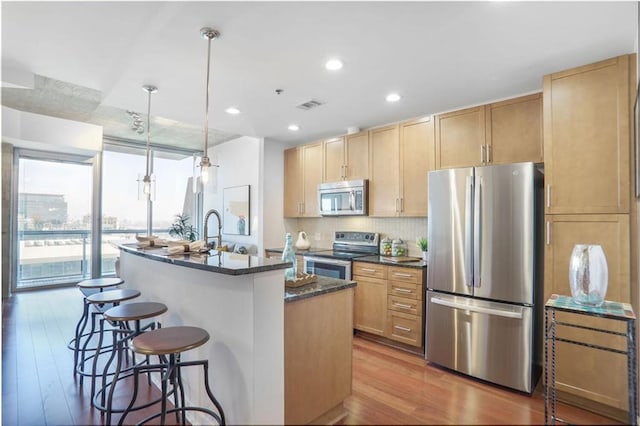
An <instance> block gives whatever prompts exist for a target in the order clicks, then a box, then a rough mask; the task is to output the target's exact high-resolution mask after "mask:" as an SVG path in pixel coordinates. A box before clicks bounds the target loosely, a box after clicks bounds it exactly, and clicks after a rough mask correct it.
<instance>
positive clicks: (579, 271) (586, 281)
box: [569, 244, 609, 306]
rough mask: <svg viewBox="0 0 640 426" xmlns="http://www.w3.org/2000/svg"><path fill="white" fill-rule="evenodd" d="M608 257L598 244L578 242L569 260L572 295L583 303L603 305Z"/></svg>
mask: <svg viewBox="0 0 640 426" xmlns="http://www.w3.org/2000/svg"><path fill="white" fill-rule="evenodd" d="M608 275H609V271H608V268H607V258H606V257H605V255H604V251H603V250H602V247H601V246H599V245H597V244H576V245H575V246H574V247H573V252H572V253H571V260H570V261H569V283H570V284H571V296H572V298H573V300H574V301H575V302H576V303H578V304H581V305H588V306H601V305H602V303H604V299H605V296H606V294H607V285H608Z"/></svg>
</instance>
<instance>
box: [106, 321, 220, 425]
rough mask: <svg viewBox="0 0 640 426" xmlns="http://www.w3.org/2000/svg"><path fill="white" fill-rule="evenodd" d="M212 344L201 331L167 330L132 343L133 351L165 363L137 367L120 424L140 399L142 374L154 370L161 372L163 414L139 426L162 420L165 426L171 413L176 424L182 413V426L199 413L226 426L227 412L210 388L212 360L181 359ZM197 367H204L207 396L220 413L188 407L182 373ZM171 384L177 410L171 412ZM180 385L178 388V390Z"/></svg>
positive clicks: (159, 330)
mask: <svg viewBox="0 0 640 426" xmlns="http://www.w3.org/2000/svg"><path fill="white" fill-rule="evenodd" d="M208 340H209V333H207V331H206V330H203V329H202V328H199V327H186V326H180V327H166V328H161V329H158V330H153V331H148V332H146V333H143V334H141V335H139V336H137V337H135V338H134V339H133V340H132V341H131V349H132V350H133V351H134V352H136V353H139V354H143V355H160V356H162V357H163V359H164V362H161V363H159V364H149V365H142V366H135V367H134V368H133V377H134V386H133V397H132V399H131V402H129V406H128V407H127V409H126V410H125V411H124V414H123V415H122V417H121V418H120V421H119V422H118V424H119V425H121V424H123V422H124V419H125V417H126V416H127V414H129V411H130V410H131V408H132V407H133V404H134V403H135V400H136V398H137V396H138V381H139V379H138V376H139V373H140V372H141V371H145V370H153V371H161V372H162V396H161V411H160V413H156V414H153V415H151V416H148V417H147V418H145V419H143V420H142V421H141V422H140V423H138V424H142V423H145V422H147V421H149V420H152V419H155V418H156V417H160V423H161V424H165V420H166V416H167V414H168V413H174V412H175V413H176V421H177V422H178V421H180V419H179V418H178V413H182V424H186V412H187V411H199V412H202V413H205V414H208V415H210V416H211V417H213V418H214V419H215V420H216V422H218V424H221V425H224V424H225V418H224V411H222V406H220V403H219V402H218V400H217V399H216V398H215V397H214V396H213V392H211V388H210V387H209V360H206V359H205V360H198V361H187V362H182V361H181V360H180V355H181V353H182V352H185V351H188V350H191V349H195V348H197V347H199V346H201V345H203V344H205V343H206V342H207V341H208ZM166 355H169V359H168V360H167V359H166ZM195 365H201V366H202V367H203V369H204V386H205V389H206V392H207V396H208V397H209V399H210V400H211V402H212V403H213V405H215V407H216V409H217V411H218V413H215V412H214V411H213V410H209V409H207V408H204V407H195V406H193V407H192V406H189V407H187V406H185V397H184V386H183V385H182V374H181V371H182V369H183V368H184V367H190V366H195ZM169 383H171V384H172V385H173V397H174V406H175V408H172V409H170V410H167V397H168V393H167V387H168V385H169ZM176 385H177V387H176ZM178 390H179V391H180V400H179V401H178Z"/></svg>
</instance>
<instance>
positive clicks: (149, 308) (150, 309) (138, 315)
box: [103, 302, 167, 321]
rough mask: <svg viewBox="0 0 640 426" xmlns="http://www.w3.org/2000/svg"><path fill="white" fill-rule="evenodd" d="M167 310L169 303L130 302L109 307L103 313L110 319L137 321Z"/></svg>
mask: <svg viewBox="0 0 640 426" xmlns="http://www.w3.org/2000/svg"><path fill="white" fill-rule="evenodd" d="M165 312H167V305H165V304H164V303H156V302H140V303H128V304H126V305H120V306H115V307H113V308H111V309H108V310H107V311H106V312H105V313H104V314H103V315H104V317H105V319H107V320H109V321H135V320H141V319H145V318H151V317H155V316H158V315H161V314H164V313H165Z"/></svg>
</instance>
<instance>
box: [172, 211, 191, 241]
mask: <svg viewBox="0 0 640 426" xmlns="http://www.w3.org/2000/svg"><path fill="white" fill-rule="evenodd" d="M169 235H171V236H172V237H177V238H179V239H181V240H188V241H195V240H196V237H197V236H198V231H196V228H194V227H193V225H190V224H189V216H187V215H186V214H177V215H176V216H175V220H174V221H173V223H172V224H171V226H170V227H169Z"/></svg>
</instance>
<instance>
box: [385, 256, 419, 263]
mask: <svg viewBox="0 0 640 426" xmlns="http://www.w3.org/2000/svg"><path fill="white" fill-rule="evenodd" d="M380 258H381V259H382V260H385V261H387V262H393V263H402V262H417V261H419V260H421V259H420V258H419V257H411V256H394V257H389V256H381V257H380Z"/></svg>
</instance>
